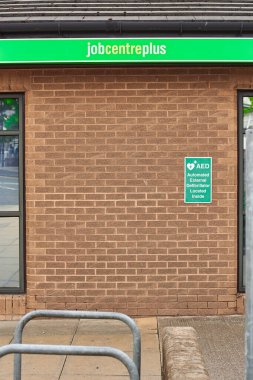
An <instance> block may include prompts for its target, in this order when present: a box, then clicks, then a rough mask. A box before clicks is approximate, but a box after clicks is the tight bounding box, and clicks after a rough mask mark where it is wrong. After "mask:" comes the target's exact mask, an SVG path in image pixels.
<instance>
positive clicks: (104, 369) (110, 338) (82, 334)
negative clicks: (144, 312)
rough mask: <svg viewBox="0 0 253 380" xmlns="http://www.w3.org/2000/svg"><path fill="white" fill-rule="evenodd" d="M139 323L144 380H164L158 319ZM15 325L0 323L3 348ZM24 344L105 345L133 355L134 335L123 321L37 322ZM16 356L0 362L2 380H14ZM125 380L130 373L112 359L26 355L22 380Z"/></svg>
mask: <svg viewBox="0 0 253 380" xmlns="http://www.w3.org/2000/svg"><path fill="white" fill-rule="evenodd" d="M136 322H137V324H138V326H139V327H140V330H141V337H142V371H141V372H142V380H161V366H160V350H159V341H158V334H157V319H156V318H139V319H136ZM15 325H16V322H8V321H7V322H6V321H2V322H0V345H5V344H9V343H11V341H12V338H13V331H14V328H15ZM23 342H24V343H41V344H68V345H69V344H73V345H104V346H112V347H115V348H119V349H121V350H123V351H124V352H126V353H127V354H129V355H130V356H131V355H132V335H131V332H130V330H129V328H128V327H127V326H126V325H124V324H123V323H122V322H120V321H105V320H100V321H98V320H96V321H94V320H52V319H51V320H34V321H31V322H29V323H28V324H27V326H26V327H25V330H24V340H23ZM12 375H13V356H12V355H9V356H6V357H4V358H2V359H0V379H4V380H12ZM45 379H48V380H83V379H87V380H102V379H104V380H111V379H112V380H126V379H129V376H128V372H127V370H126V369H125V367H124V366H123V364H121V363H120V362H119V361H117V360H116V359H113V358H103V357H81V356H69V357H65V356H42V355H34V356H31V355H24V356H23V370H22V380H45Z"/></svg>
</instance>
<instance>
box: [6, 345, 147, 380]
mask: <svg viewBox="0 0 253 380" xmlns="http://www.w3.org/2000/svg"><path fill="white" fill-rule="evenodd" d="M13 353H14V354H44V355H85V356H108V357H112V358H115V359H117V360H119V361H121V363H123V364H124V366H125V367H126V368H127V370H128V373H129V376H130V379H131V380H140V377H139V373H138V370H137V368H136V365H135V363H134V362H133V360H132V359H131V358H130V357H129V356H128V355H127V354H125V353H124V352H123V351H121V350H118V349H117V348H112V347H106V346H101V347H97V346H65V345H48V344H47V345H41V344H38V345H37V344H9V345H7V346H3V347H1V348H0V358H1V357H3V356H5V355H8V354H13Z"/></svg>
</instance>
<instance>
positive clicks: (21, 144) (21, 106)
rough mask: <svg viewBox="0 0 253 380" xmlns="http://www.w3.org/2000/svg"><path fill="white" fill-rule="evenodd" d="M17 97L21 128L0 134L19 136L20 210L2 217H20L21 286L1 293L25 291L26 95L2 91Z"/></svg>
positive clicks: (2, 289)
mask: <svg viewBox="0 0 253 380" xmlns="http://www.w3.org/2000/svg"><path fill="white" fill-rule="evenodd" d="M5 98H16V99H18V100H19V128H18V130H15V131H0V136H18V137H19V152H18V159H19V161H18V162H19V211H0V218H1V217H18V218H19V287H0V294H23V293H25V215H24V211H25V210H24V205H25V177H24V175H25V166H24V162H25V161H24V147H25V141H24V125H25V119H24V115H25V112H24V111H25V96H24V94H23V93H10V92H5V93H0V99H5Z"/></svg>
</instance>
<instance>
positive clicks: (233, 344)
mask: <svg viewBox="0 0 253 380" xmlns="http://www.w3.org/2000/svg"><path fill="white" fill-rule="evenodd" d="M158 326H159V332H160V334H161V333H162V329H163V328H164V327H169V326H191V327H193V328H194V329H195V330H196V332H197V334H198V337H199V339H198V343H199V346H200V350H201V352H202V355H203V358H204V361H205V366H206V369H207V371H208V373H209V376H210V379H211V380H243V379H244V360H245V358H244V317H243V316H239V315H233V316H219V317H159V318H158Z"/></svg>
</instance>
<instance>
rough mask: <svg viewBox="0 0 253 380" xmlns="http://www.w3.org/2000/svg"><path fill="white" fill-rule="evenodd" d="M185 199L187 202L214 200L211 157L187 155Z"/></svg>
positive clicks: (208, 201)
mask: <svg viewBox="0 0 253 380" xmlns="http://www.w3.org/2000/svg"><path fill="white" fill-rule="evenodd" d="M184 201H185V203H211V202H212V158H211V157H185V159H184Z"/></svg>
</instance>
